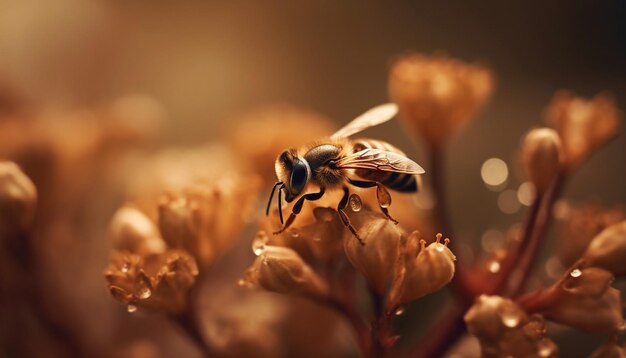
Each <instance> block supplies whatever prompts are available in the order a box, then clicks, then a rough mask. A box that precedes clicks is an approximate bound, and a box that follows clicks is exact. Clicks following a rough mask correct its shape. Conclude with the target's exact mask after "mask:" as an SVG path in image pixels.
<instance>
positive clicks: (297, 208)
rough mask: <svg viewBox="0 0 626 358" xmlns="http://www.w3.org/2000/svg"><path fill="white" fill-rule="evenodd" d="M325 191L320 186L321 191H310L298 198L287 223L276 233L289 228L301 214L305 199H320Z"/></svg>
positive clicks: (275, 233) (276, 232) (276, 233)
mask: <svg viewBox="0 0 626 358" xmlns="http://www.w3.org/2000/svg"><path fill="white" fill-rule="evenodd" d="M324 192H325V189H324V188H323V187H322V188H320V191H319V192H318V193H310V194H304V195H302V197H301V198H300V199H298V201H296V203H295V204H294V205H293V209H292V210H291V214H289V217H288V218H287V221H286V222H285V225H283V227H282V228H281V229H280V230H278V231H275V232H274V235H278V234H280V233H281V232H283V231H285V230H287V228H289V226H291V224H292V223H293V221H294V220H295V219H296V216H297V215H298V214H300V211H302V206H303V205H304V201H305V200H309V201H314V200H319V199H320V198H321V197H322V196H323V195H324Z"/></svg>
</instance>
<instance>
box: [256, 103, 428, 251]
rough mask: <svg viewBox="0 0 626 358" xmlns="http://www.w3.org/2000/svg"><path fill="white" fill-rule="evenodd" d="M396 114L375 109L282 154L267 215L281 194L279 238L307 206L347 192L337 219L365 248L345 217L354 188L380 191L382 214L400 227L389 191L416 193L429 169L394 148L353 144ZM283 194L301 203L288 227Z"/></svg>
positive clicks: (393, 107) (387, 106)
mask: <svg viewBox="0 0 626 358" xmlns="http://www.w3.org/2000/svg"><path fill="white" fill-rule="evenodd" d="M397 112H398V107H397V106H396V105H395V104H393V103H387V104H383V105H379V106H376V107H374V108H372V109H370V110H368V111H367V112H365V113H363V114H362V115H360V116H358V117H357V118H355V119H354V120H352V121H351V122H350V123H348V124H347V125H346V126H345V127H343V128H341V129H340V130H338V131H337V132H336V133H335V134H333V135H331V136H330V137H329V138H326V139H323V140H318V141H316V142H313V143H310V144H308V145H304V146H302V147H300V148H297V149H296V148H291V149H287V150H285V151H283V152H282V153H281V154H280V155H279V156H278V158H277V159H276V163H275V165H274V168H275V170H276V176H277V178H278V181H277V182H276V183H275V184H274V187H273V188H272V191H271V193H270V197H269V200H268V202H267V208H266V211H265V214H266V215H269V210H270V206H271V203H272V199H273V197H274V193H275V192H276V189H278V214H279V218H280V223H281V225H283V226H282V228H281V229H280V230H278V231H276V232H274V234H275V235H276V234H280V233H281V232H283V231H285V230H286V229H287V228H288V227H289V226H291V224H293V222H294V220H295V219H296V216H297V215H298V214H299V213H300V211H302V206H303V205H304V202H305V201H315V200H319V199H320V198H322V197H323V196H324V193H326V191H330V190H343V196H342V198H341V200H340V201H339V204H338V205H337V213H338V215H339V218H340V219H341V221H342V222H343V224H344V225H345V226H346V227H347V228H348V229H349V230H350V232H352V234H353V235H354V236H355V237H356V238H357V239H358V240H359V241H360V242H361V243H363V241H362V240H361V238H359V236H358V234H357V231H356V229H355V228H354V226H352V224H351V223H350V219H349V218H348V216H347V215H346V213H345V211H344V209H345V207H346V206H347V204H348V199H349V197H350V186H354V187H358V188H374V187H375V188H376V196H377V199H378V205H379V207H380V210H381V211H382V212H383V214H384V215H385V216H386V217H387V218H388V219H389V220H391V221H393V222H394V223H396V224H397V223H398V222H397V221H396V220H395V219H393V218H392V217H391V216H390V215H389V210H388V207H389V205H390V204H391V195H390V194H389V191H387V188H389V189H392V190H395V191H398V192H405V193H412V192H416V191H417V181H416V175H418V174H424V169H422V167H420V166H419V165H418V164H417V163H415V162H414V161H412V160H411V159H409V158H407V157H406V155H405V154H404V153H403V152H402V151H400V150H399V149H398V148H396V147H394V146H392V145H391V144H389V143H386V142H383V141H380V140H372V139H354V140H352V139H349V138H348V137H350V136H351V135H353V134H356V133H359V132H361V131H363V130H365V129H367V128H370V127H373V126H376V125H379V124H381V123H384V122H387V121H388V120H390V119H391V118H393V117H394V116H395V115H396V113H397ZM310 187H317V188H319V191H317V192H309V191H310V190H309V189H310ZM283 191H284V193H285V200H286V201H287V202H288V203H290V202H292V201H293V200H295V199H296V198H298V197H299V199H298V200H297V201H296V203H295V204H294V205H293V208H292V211H291V214H290V215H289V218H287V221H283V213H282V196H283V195H282V194H283Z"/></svg>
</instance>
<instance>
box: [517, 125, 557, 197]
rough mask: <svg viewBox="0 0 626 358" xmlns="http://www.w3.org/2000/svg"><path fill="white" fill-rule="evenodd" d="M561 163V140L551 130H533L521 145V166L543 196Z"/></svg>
mask: <svg viewBox="0 0 626 358" xmlns="http://www.w3.org/2000/svg"><path fill="white" fill-rule="evenodd" d="M561 161H562V149H561V140H560V139H559V135H558V134H557V133H556V131H554V130H553V129H549V128H540V129H533V130H531V131H530V132H528V134H527V135H526V138H525V139H524V144H523V145H522V164H523V166H524V170H525V171H526V175H528V178H529V179H530V181H531V182H532V183H533V184H534V185H535V188H536V189H537V193H539V194H543V193H544V192H545V191H546V190H547V189H548V187H549V186H550V184H551V183H552V181H553V180H554V178H555V177H556V175H557V173H558V171H559V168H560V166H561Z"/></svg>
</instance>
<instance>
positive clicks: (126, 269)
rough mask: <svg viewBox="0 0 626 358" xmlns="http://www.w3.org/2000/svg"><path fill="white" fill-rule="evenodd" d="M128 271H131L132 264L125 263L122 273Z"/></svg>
mask: <svg viewBox="0 0 626 358" xmlns="http://www.w3.org/2000/svg"><path fill="white" fill-rule="evenodd" d="M128 271H130V264H129V263H128V262H124V264H123V265H122V272H123V273H127V272H128Z"/></svg>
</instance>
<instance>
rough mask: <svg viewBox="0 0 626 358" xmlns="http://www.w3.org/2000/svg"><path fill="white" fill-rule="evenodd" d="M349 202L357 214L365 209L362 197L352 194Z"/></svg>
mask: <svg viewBox="0 0 626 358" xmlns="http://www.w3.org/2000/svg"><path fill="white" fill-rule="evenodd" d="M348 202H349V203H350V209H351V210H352V211H354V212H355V213H358V212H359V211H361V208H362V207H363V202H362V201H361V197H360V196H358V195H357V194H352V195H350V199H348Z"/></svg>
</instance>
